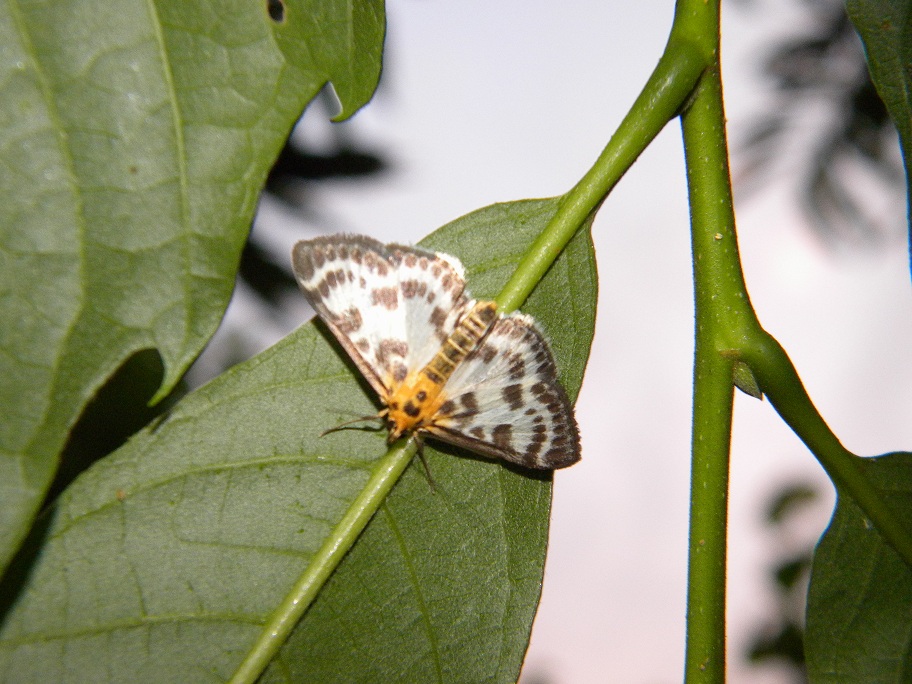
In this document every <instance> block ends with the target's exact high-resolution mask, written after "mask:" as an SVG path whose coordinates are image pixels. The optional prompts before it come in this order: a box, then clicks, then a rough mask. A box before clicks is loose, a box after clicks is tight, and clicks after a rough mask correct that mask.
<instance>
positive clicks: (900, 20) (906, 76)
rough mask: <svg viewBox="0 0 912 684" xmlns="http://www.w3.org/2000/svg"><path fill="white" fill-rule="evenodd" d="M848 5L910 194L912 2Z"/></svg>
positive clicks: (851, 0) (858, 0)
mask: <svg viewBox="0 0 912 684" xmlns="http://www.w3.org/2000/svg"><path fill="white" fill-rule="evenodd" d="M846 9H847V10H848V13H849V16H850V17H851V19H852V22H853V23H854V24H855V28H856V29H857V30H858V34H859V35H860V36H861V39H862V41H863V42H864V45H865V51H866V52H867V55H868V67H869V69H870V71H871V78H872V80H873V81H874V85H875V86H876V87H877V92H878V94H879V95H880V98H881V99H882V100H883V102H884V103H886V107H887V109H888V110H889V112H890V116H891V117H892V119H893V121H894V123H895V124H896V128H897V130H898V131H899V139H900V143H901V144H902V148H903V158H904V159H905V164H906V197H907V198H908V197H909V196H910V190H912V185H910V173H909V171H910V167H909V165H910V164H912V68H910V65H912V2H910V0H847V2H846ZM910 243H912V237H910Z"/></svg>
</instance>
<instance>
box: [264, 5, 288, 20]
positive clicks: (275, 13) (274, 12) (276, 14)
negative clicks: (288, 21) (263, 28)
mask: <svg viewBox="0 0 912 684" xmlns="http://www.w3.org/2000/svg"><path fill="white" fill-rule="evenodd" d="M266 11H268V12H269V18H270V19H272V20H273V21H275V22H281V21H285V2H284V0H266Z"/></svg>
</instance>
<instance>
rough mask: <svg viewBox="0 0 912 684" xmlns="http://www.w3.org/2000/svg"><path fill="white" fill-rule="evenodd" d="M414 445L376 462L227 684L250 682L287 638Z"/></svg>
mask: <svg viewBox="0 0 912 684" xmlns="http://www.w3.org/2000/svg"><path fill="white" fill-rule="evenodd" d="M415 448H416V445H415V441H414V440H409V441H408V442H406V443H404V444H400V445H397V446H394V447H393V448H392V449H390V450H389V451H388V452H387V453H386V455H385V456H384V457H383V458H382V459H380V461H379V462H378V464H377V467H376V468H375V469H374V472H373V473H372V474H371V477H370V479H369V480H368V481H367V484H366V485H365V486H364V489H362V490H361V492H360V493H359V494H358V497H357V498H356V499H355V501H354V502H353V503H352V505H351V506H350V507H349V509H348V510H347V511H346V512H345V515H344V516H343V517H342V519H341V520H340V521H339V523H338V524H337V525H336V526H335V527H334V528H333V530H332V531H331V532H330V534H329V535H328V536H327V537H326V541H325V542H323V546H321V547H320V549H319V551H317V553H316V555H315V556H314V557H313V559H312V560H311V561H310V563H309V564H308V566H307V570H306V571H305V572H304V574H303V575H301V577H300V578H299V579H298V581H297V583H296V584H295V585H294V587H292V589H291V591H290V592H289V593H288V595H287V596H286V597H285V599H284V600H283V601H282V603H281V604H280V605H279V606H278V607H277V608H276V609H275V611H274V612H273V613H272V615H271V616H270V617H269V621H268V622H267V623H266V625H265V626H264V627H263V631H262V632H260V636H259V637H258V639H257V641H256V643H255V644H254V645H253V647H252V648H251V650H250V651H249V652H248V653H247V657H246V658H245V659H244V662H243V663H241V665H240V667H239V668H238V669H237V671H236V672H235V673H234V676H233V677H232V678H231V684H253V682H256V680H257V679H258V678H259V676H260V675H261V674H262V672H263V670H265V669H266V666H267V665H269V663H270V662H271V661H272V659H273V658H274V657H275V655H276V653H278V652H279V649H280V648H281V647H282V644H284V643H285V641H286V639H288V635H289V634H291V630H293V629H294V627H295V625H296V624H298V621H299V620H300V619H301V616H302V615H304V612H305V611H306V610H307V609H308V608H309V607H310V604H311V603H313V600H314V599H315V598H316V596H317V594H318V593H319V591H320V589H321V588H322V587H323V585H324V584H325V583H326V580H328V579H329V576H330V575H331V574H332V573H333V571H334V570H335V569H336V567H338V565H339V563H340V562H341V561H342V558H343V557H344V556H345V554H346V553H348V550H349V549H350V548H351V547H352V544H354V543H355V540H356V539H357V538H358V536H359V535H360V534H361V531H362V530H363V529H364V528H365V526H366V525H367V523H368V522H370V519H371V518H372V517H373V515H374V513H376V512H377V509H378V508H380V505H381V504H382V503H383V502H384V501H385V500H386V497H387V495H388V494H389V493H390V491H392V489H393V485H395V484H396V482H397V481H398V479H399V476H400V475H402V473H403V472H404V471H405V469H406V468H407V467H408V464H409V463H411V460H412V458H413V457H414V455H415Z"/></svg>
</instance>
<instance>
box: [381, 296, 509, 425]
mask: <svg viewBox="0 0 912 684" xmlns="http://www.w3.org/2000/svg"><path fill="white" fill-rule="evenodd" d="M495 318H497V304H496V303H495V302H476V303H475V304H473V305H472V308H471V309H469V312H468V313H467V314H466V315H465V316H463V317H462V319H461V320H460V321H459V322H458V323H457V324H456V327H455V329H454V330H453V332H452V333H450V336H449V337H447V338H446V340H444V342H443V345H442V346H441V347H440V351H438V352H437V353H436V354H435V355H434V358H433V359H431V362H430V363H428V365H427V366H425V367H424V368H422V369H421V372H419V373H417V374H414V375H412V374H409V376H408V377H407V378H406V379H405V381H404V382H403V383H402V384H401V385H399V386H398V387H397V388H396V389H395V391H394V392H393V393H392V394H391V395H390V397H389V400H388V401H387V404H386V409H387V410H386V420H387V423H388V424H389V429H390V434H389V438H390V442H393V441H395V440H397V439H399V437H401V436H402V435H403V434H405V433H407V432H411V431H413V430H419V429H421V428H423V427H427V426H428V425H431V424H432V423H433V422H434V416H436V415H437V413H438V411H439V410H440V407H441V406H442V405H443V403H444V401H445V396H444V394H443V386H444V385H445V384H446V381H447V380H449V378H450V376H451V375H452V374H453V371H454V370H455V369H456V366H458V365H459V364H460V363H461V362H462V361H463V360H464V359H465V357H466V356H468V355H469V354H471V353H472V351H473V350H474V349H475V348H476V347H478V344H479V342H480V341H481V340H482V338H484V336H485V334H487V332H488V330H489V329H490V328H491V325H493V323H494V319H495Z"/></svg>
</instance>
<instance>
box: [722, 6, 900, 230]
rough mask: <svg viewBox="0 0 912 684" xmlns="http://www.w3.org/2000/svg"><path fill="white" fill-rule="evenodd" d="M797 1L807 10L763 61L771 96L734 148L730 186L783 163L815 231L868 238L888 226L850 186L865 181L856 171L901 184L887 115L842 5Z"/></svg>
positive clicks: (755, 183) (753, 184) (768, 177)
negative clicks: (802, 28) (803, 21)
mask: <svg viewBox="0 0 912 684" xmlns="http://www.w3.org/2000/svg"><path fill="white" fill-rule="evenodd" d="M803 5H804V6H805V7H806V8H807V10H808V13H809V21H808V22H807V25H808V27H809V28H808V29H807V33H806V34H805V35H803V36H800V37H798V38H795V37H791V38H789V39H787V40H784V41H782V42H781V43H780V44H779V45H778V46H776V47H775V48H773V50H772V51H771V53H770V55H769V56H768V57H767V58H766V59H765V60H763V70H764V74H765V75H766V76H767V77H768V78H769V79H770V80H771V81H772V83H773V88H774V92H775V93H776V95H775V96H774V99H775V103H774V104H773V105H772V106H770V107H768V111H767V112H766V113H764V114H763V115H761V116H759V117H758V118H757V120H756V121H755V122H754V123H753V125H752V127H751V130H750V132H749V133H748V134H747V136H746V137H745V138H744V140H743V141H742V142H741V143H740V145H739V146H738V148H737V150H736V152H737V154H736V156H735V160H736V162H737V163H738V173H737V181H738V188H739V190H740V191H741V192H755V191H756V190H757V189H759V188H760V187H762V186H763V185H765V184H767V183H769V182H771V181H772V180H774V179H778V178H781V177H782V172H781V171H778V170H776V169H774V166H779V165H784V166H785V172H786V173H789V174H794V175H797V176H798V177H799V179H798V181H797V183H795V185H796V186H797V188H798V189H799V192H800V198H799V199H800V202H801V206H802V207H803V208H804V210H805V213H806V215H807V216H808V218H809V219H810V222H811V225H813V226H814V227H815V228H816V229H817V230H818V232H819V233H820V234H821V235H822V236H824V237H826V238H828V239H829V240H831V241H835V242H837V243H844V244H852V245H863V244H875V243H877V242H878V241H880V240H882V239H883V238H884V236H885V235H887V234H888V233H890V231H891V224H890V221H889V218H885V217H884V216H883V215H881V214H879V213H878V208H877V207H875V206H872V203H871V201H870V200H871V198H870V197H869V196H868V195H866V194H865V191H864V190H863V189H859V188H863V187H864V186H863V185H859V183H858V182H857V178H858V177H859V176H863V177H865V178H869V179H870V181H869V182H871V183H874V184H879V185H881V186H882V187H884V188H896V189H897V192H898V188H900V187H902V184H903V180H902V174H901V172H900V171H899V170H898V169H897V165H896V161H895V160H896V156H897V155H896V152H895V144H896V142H895V137H894V136H893V135H892V132H893V131H894V128H893V122H892V121H891V119H890V117H889V116H888V114H887V109H886V107H885V106H884V104H883V102H882V101H881V99H880V97H879V96H878V93H877V90H875V88H874V86H873V84H872V83H871V80H870V77H869V75H868V72H867V69H866V68H865V62H864V52H863V51H862V49H861V45H860V43H859V41H858V37H857V36H856V34H855V31H854V28H853V26H852V24H851V23H850V22H849V20H848V18H847V16H846V14H845V10H844V8H843V6H842V4H841V3H840V2H838V0H822V1H817V2H808V3H803ZM821 112H826V113H827V115H826V116H823V115H822V114H821ZM812 114H813V119H812V120H810V121H806V120H805V119H808V117H810V116H811V115H812ZM809 124H811V125H809Z"/></svg>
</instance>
